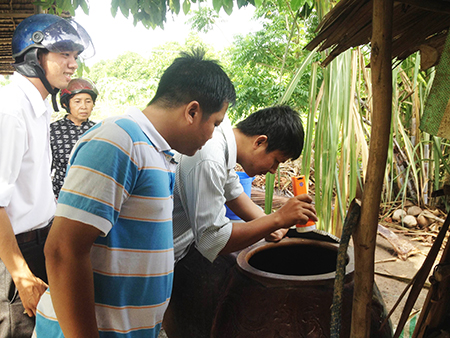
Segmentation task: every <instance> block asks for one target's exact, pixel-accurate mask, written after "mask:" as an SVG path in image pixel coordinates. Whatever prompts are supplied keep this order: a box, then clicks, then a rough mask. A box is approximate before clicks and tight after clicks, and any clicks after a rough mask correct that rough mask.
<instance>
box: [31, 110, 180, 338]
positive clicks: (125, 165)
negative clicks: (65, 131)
mask: <svg viewBox="0 0 450 338" xmlns="http://www.w3.org/2000/svg"><path fill="white" fill-rule="evenodd" d="M169 149H170V147H169V145H168V144H167V142H166V141H165V140H164V139H163V138H162V136H161V135H160V134H159V133H158V132H157V131H156V129H155V128H154V127H153V125H152V124H151V123H150V121H149V120H148V119H147V118H146V117H145V116H144V115H143V114H142V112H140V111H139V110H137V109H133V110H131V111H129V116H121V117H113V118H109V119H106V120H105V121H103V122H102V123H99V124H97V125H96V126H94V127H93V128H92V129H90V130H89V131H88V132H87V133H86V134H84V136H83V137H82V138H81V139H80V140H79V141H78V143H77V144H76V146H75V149H74V152H73V153H72V156H71V159H70V161H69V167H68V174H67V177H66V179H65V182H64V185H63V188H62V190H61V193H60V196H59V201H58V207H57V210H56V215H57V216H62V217H66V218H69V219H73V220H77V221H80V222H83V223H86V224H90V225H92V226H94V227H96V228H98V229H99V230H100V231H102V233H103V236H100V237H99V238H98V239H97V240H96V241H95V243H94V245H93V248H92V250H91V261H92V268H93V272H94V288H95V310H96V318H97V324H98V329H99V332H100V337H157V336H158V332H159V330H160V327H161V322H162V318H163V314H164V311H165V309H166V307H167V305H168V302H169V299H170V294H171V291H172V278H173V264H174V262H173V239H172V209H173V202H172V200H173V198H172V192H173V186H174V181H175V166H176V163H175V161H174V160H173V156H172V153H170V152H169ZM51 305H52V304H51V293H50V291H49V290H47V292H46V293H45V294H44V295H43V297H42V298H41V301H40V302H39V305H38V315H37V318H36V334H37V337H62V333H61V331H60V328H59V324H58V322H57V318H56V316H55V313H54V311H53V308H52V306H51Z"/></svg>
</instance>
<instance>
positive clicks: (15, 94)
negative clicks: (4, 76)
mask: <svg viewBox="0 0 450 338" xmlns="http://www.w3.org/2000/svg"><path fill="white" fill-rule="evenodd" d="M23 100H27V98H26V95H25V92H24V91H23V90H21V89H20V88H19V87H18V86H17V85H16V84H14V83H10V84H8V85H6V86H4V87H2V88H0V101H1V102H2V107H4V108H6V107H14V108H15V107H18V106H20V104H18V103H20V102H23Z"/></svg>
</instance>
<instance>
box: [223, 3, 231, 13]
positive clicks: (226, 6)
mask: <svg viewBox="0 0 450 338" xmlns="http://www.w3.org/2000/svg"><path fill="white" fill-rule="evenodd" d="M223 9H224V11H225V13H227V14H228V15H231V13H233V0H223Z"/></svg>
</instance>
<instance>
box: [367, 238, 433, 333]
mask: <svg viewBox="0 0 450 338" xmlns="http://www.w3.org/2000/svg"><path fill="white" fill-rule="evenodd" d="M399 236H400V237H401V235H399ZM413 243H414V242H413ZM414 245H415V246H416V247H417V248H418V249H419V253H417V254H415V255H413V256H410V257H408V259H407V260H405V261H403V260H401V259H398V258H397V259H396V260H394V261H389V259H393V258H396V257H397V254H396V252H395V251H394V250H393V249H392V246H391V245H390V244H389V242H388V241H387V240H386V239H384V238H383V237H381V236H380V235H378V236H377V247H376V250H375V272H376V273H375V282H376V284H377V286H378V288H379V289H380V291H381V294H382V297H383V300H384V302H385V304H386V309H387V310H388V312H389V311H391V309H392V308H393V306H394V305H395V303H396V302H397V300H398V298H399V296H400V295H401V294H402V293H403V291H404V290H405V288H406V287H407V286H408V283H409V281H408V280H409V279H411V278H413V277H414V275H415V274H416V273H417V271H418V270H419V269H420V267H421V266H422V264H423V262H424V260H425V258H426V255H427V253H428V251H429V250H430V247H429V246H424V245H421V244H420V243H414ZM436 263H437V262H436ZM432 271H433V270H431V272H432ZM377 272H379V273H381V274H385V275H389V276H391V277H385V276H382V275H379V274H377ZM394 276H397V277H402V278H405V280H398V279H394V278H393V277H394ZM406 279H408V280H406ZM427 282H429V280H428V279H427ZM426 284H427V283H426ZM409 291H410V288H409V289H408V292H407V293H406V294H405V296H404V297H403V298H402V301H401V302H400V303H399V305H398V306H397V307H396V309H395V311H394V312H393V313H392V315H391V322H392V326H393V327H394V328H395V327H397V324H398V322H399V319H400V316H401V314H402V311H403V307H404V305H405V302H406V299H407V298H408V295H409ZM427 294H428V289H427V288H426V285H425V287H424V288H423V289H422V291H421V292H420V294H419V297H418V298H417V300H416V303H415V304H414V307H413V312H414V311H419V310H420V309H421V308H422V306H423V304H424V302H425V299H426V297H427Z"/></svg>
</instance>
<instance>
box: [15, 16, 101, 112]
mask: <svg viewBox="0 0 450 338" xmlns="http://www.w3.org/2000/svg"><path fill="white" fill-rule="evenodd" d="M40 51H44V52H45V51H49V52H54V53H61V52H68V51H77V52H79V56H80V57H81V58H83V59H88V58H90V57H92V56H93V55H94V54H95V49H94V45H93V43H92V40H91V38H90V36H89V34H88V33H87V32H86V30H85V29H84V28H83V27H82V26H81V25H79V24H78V23H77V22H75V21H74V20H72V19H63V18H61V17H59V16H57V15H52V14H35V15H32V16H30V17H28V18H26V19H25V20H23V21H22V22H21V23H20V24H19V25H18V26H17V28H16V30H15V31H14V34H13V38H12V56H13V58H14V60H15V63H13V67H14V68H15V69H16V71H17V72H18V73H20V74H22V75H24V76H27V77H37V78H39V79H40V80H41V81H42V83H43V84H44V86H45V88H46V89H47V91H48V92H49V93H50V94H51V95H52V102H53V108H54V110H55V111H59V109H58V105H57V103H56V94H57V93H58V91H59V88H55V89H53V88H52V86H51V85H50V83H49V82H48V80H47V78H46V76H45V71H44V69H43V68H42V67H41V65H40V63H39V58H38V53H39V52H40Z"/></svg>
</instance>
